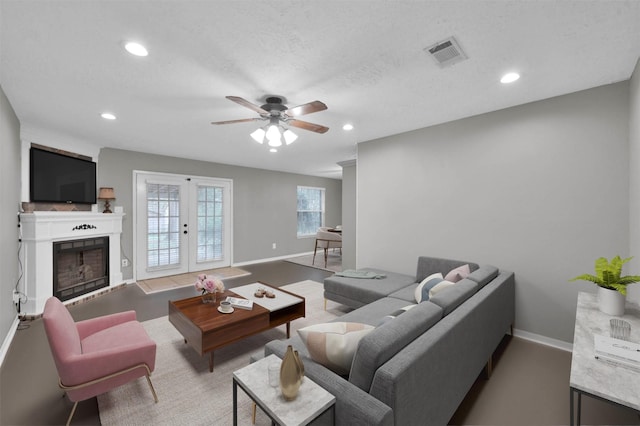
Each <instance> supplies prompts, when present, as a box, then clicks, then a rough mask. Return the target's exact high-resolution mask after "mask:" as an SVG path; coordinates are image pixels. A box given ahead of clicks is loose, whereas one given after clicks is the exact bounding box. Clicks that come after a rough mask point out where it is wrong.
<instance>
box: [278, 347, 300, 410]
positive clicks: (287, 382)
mask: <svg viewBox="0 0 640 426" xmlns="http://www.w3.org/2000/svg"><path fill="white" fill-rule="evenodd" d="M299 362H300V363H301V362H302V361H300V360H299V359H298V360H296V355H295V353H294V352H293V347H292V346H291V345H289V346H287V352H286V353H285V354H284V358H283V359H282V364H281V365H280V390H281V391H282V396H283V397H284V399H286V400H287V401H293V400H294V399H296V397H297V396H298V390H299V389H300V385H301V384H302V374H303V373H302V370H301V367H300V364H299Z"/></svg>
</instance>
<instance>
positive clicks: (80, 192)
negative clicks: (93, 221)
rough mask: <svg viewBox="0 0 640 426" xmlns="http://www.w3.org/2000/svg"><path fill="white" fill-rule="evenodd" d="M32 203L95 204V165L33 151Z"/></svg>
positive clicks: (55, 154) (54, 153)
mask: <svg viewBox="0 0 640 426" xmlns="http://www.w3.org/2000/svg"><path fill="white" fill-rule="evenodd" d="M30 157H31V162H30V166H31V167H30V170H31V171H30V176H29V177H30V184H29V189H30V195H31V201H32V202H45V203H75V204H95V203H96V163H94V162H93V161H88V160H83V159H81V158H74V157H69V156H67V155H63V154H58V153H56V152H51V151H46V150H43V149H38V148H31V156H30Z"/></svg>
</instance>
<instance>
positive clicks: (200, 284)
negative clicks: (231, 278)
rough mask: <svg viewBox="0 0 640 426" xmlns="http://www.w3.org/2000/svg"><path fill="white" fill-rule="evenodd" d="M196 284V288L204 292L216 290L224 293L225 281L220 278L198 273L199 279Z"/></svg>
mask: <svg viewBox="0 0 640 426" xmlns="http://www.w3.org/2000/svg"><path fill="white" fill-rule="evenodd" d="M195 285H196V290H200V291H201V292H202V294H205V293H215V292H220V293H222V292H223V291H224V283H223V282H222V280H221V279H220V278H216V277H207V276H206V275H205V274H200V275H198V280H197V281H196V284H195Z"/></svg>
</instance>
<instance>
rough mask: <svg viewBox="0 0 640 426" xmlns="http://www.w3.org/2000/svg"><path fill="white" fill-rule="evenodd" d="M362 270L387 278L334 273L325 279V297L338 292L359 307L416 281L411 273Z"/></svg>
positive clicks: (329, 297)
mask: <svg viewBox="0 0 640 426" xmlns="http://www.w3.org/2000/svg"><path fill="white" fill-rule="evenodd" d="M362 270H365V271H373V272H377V273H380V274H384V275H386V278H380V279H362V278H347V277H339V276H335V275H333V276H331V277H327V278H325V279H324V291H325V297H327V296H328V297H327V298H328V299H331V295H332V294H338V295H340V296H342V299H347V300H349V301H354V302H356V303H355V304H356V305H357V306H358V307H359V306H362V305H366V304H367V303H371V302H373V301H376V300H378V299H381V298H383V297H385V296H387V295H389V294H391V293H393V292H394V291H396V290H399V289H401V288H403V287H406V286H408V285H410V284H413V283H415V279H414V278H413V277H411V276H409V275H404V274H398V273H395V272H388V271H382V270H379V269H371V268H363V269H362ZM341 303H342V302H341Z"/></svg>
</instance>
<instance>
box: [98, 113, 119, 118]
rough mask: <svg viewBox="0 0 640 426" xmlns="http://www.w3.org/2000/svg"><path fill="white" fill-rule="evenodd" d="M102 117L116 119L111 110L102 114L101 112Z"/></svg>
mask: <svg viewBox="0 0 640 426" xmlns="http://www.w3.org/2000/svg"><path fill="white" fill-rule="evenodd" d="M100 117H102V118H104V119H105V120H115V119H116V116H115V115H113V114H111V113H110V112H103V113H102V114H100Z"/></svg>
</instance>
